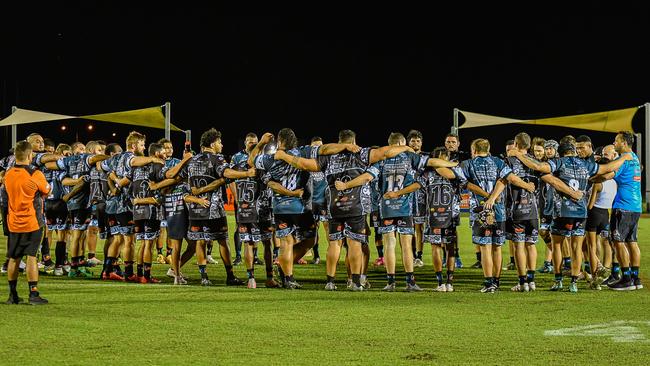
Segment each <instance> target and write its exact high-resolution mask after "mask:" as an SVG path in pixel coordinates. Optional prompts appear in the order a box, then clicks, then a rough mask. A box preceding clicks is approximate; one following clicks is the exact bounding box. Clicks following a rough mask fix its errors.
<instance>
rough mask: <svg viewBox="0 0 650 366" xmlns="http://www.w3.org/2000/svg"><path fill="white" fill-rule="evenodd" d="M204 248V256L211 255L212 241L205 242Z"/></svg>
mask: <svg viewBox="0 0 650 366" xmlns="http://www.w3.org/2000/svg"><path fill="white" fill-rule="evenodd" d="M205 247H206V254H207V255H212V247H213V245H212V241H209V242H207V243H206V244H205Z"/></svg>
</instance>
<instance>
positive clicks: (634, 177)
mask: <svg viewBox="0 0 650 366" xmlns="http://www.w3.org/2000/svg"><path fill="white" fill-rule="evenodd" d="M623 154H630V155H632V158H633V159H632V160H628V161H626V162H624V163H623V165H621V167H620V168H618V170H617V171H616V175H615V176H614V180H615V181H616V184H617V185H618V189H617V190H616V196H615V197H614V203H613V205H612V208H617V209H620V210H625V211H631V212H641V211H642V204H641V163H640V162H639V157H638V156H636V154H635V153H633V152H629V153H623ZM646 169H648V167H646ZM646 184H648V182H646Z"/></svg>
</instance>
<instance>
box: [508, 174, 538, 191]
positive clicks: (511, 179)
mask: <svg viewBox="0 0 650 366" xmlns="http://www.w3.org/2000/svg"><path fill="white" fill-rule="evenodd" d="M506 180H507V181H508V183H510V184H512V185H513V186H517V187H519V188H523V189H525V190H527V191H528V192H531V193H532V192H535V183H533V182H524V181H523V180H522V179H521V178H519V176H517V174H512V173H511V174H508V176H507V177H506Z"/></svg>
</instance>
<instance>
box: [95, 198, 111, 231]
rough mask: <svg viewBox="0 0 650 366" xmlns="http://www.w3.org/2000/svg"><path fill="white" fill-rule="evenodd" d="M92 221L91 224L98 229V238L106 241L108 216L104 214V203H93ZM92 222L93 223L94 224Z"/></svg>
mask: <svg viewBox="0 0 650 366" xmlns="http://www.w3.org/2000/svg"><path fill="white" fill-rule="evenodd" d="M92 210H93V211H92V212H93V219H92V220H91V224H94V226H97V228H98V229H99V234H100V238H102V239H106V234H107V233H108V231H109V230H108V215H107V214H106V203H104V202H98V203H95V204H94V205H93V207H92ZM92 221H95V222H94V223H93V222H92Z"/></svg>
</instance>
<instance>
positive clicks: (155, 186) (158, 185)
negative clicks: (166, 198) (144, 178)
mask: <svg viewBox="0 0 650 366" xmlns="http://www.w3.org/2000/svg"><path fill="white" fill-rule="evenodd" d="M180 180H181V178H180V177H176V178H166V179H163V180H161V181H160V182H154V181H151V180H150V181H149V189H150V190H152V191H157V190H160V189H163V188H167V187H169V186H173V185H174V184H176V183H178V182H180Z"/></svg>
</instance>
